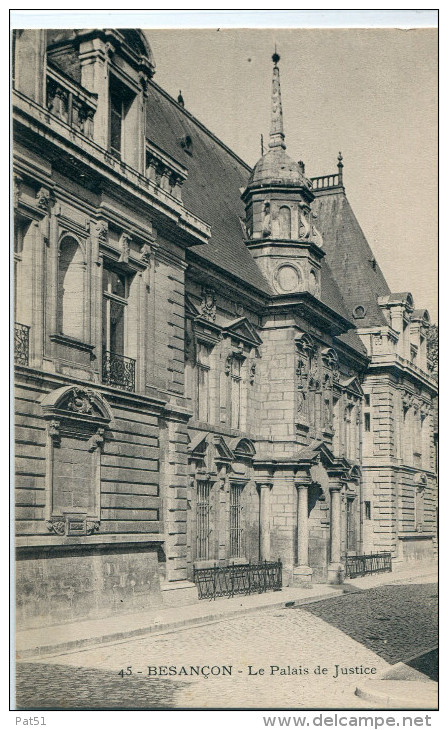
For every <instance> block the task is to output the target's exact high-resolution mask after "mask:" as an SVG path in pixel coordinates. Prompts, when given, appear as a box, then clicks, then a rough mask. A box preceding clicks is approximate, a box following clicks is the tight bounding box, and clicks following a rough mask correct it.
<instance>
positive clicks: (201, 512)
mask: <svg viewBox="0 0 448 730" xmlns="http://www.w3.org/2000/svg"><path fill="white" fill-rule="evenodd" d="M211 489H212V483H211V482H210V481H209V480H203V481H198V482H197V498H196V559H197V560H209V559H210V536H211V504H210V496H211Z"/></svg>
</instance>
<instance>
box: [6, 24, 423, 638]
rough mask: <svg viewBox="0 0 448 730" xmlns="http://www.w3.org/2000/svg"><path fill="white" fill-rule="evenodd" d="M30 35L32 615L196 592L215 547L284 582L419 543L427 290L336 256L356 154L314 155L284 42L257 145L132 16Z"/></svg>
mask: <svg viewBox="0 0 448 730" xmlns="http://www.w3.org/2000/svg"><path fill="white" fill-rule="evenodd" d="M15 54H16V55H15V76H14V93H13V105H14V125H15V126H14V134H15V150H14V151H15V153H16V154H15V157H14V173H15V175H16V177H15V180H16V182H17V185H16V188H15V196H14V205H15V250H14V260H15V267H16V306H15V314H16V321H17V324H16V332H17V335H18V336H17V342H18V343H20V353H18V355H17V360H16V396H17V404H18V406H17V420H16V437H17V446H16V455H17V476H16V482H15V487H16V494H17V513H16V516H17V538H16V539H17V549H18V560H17V571H16V573H17V595H18V598H19V608H18V621H19V622H20V623H21V625H22V626H36V625H39V624H40V623H42V622H47V623H51V622H61V621H66V620H67V621H69V620H72V619H73V618H76V617H78V616H101V615H104V614H107V613H113V612H116V611H131V610H137V609H139V608H146V607H148V606H151V605H161V604H165V605H166V604H168V605H169V604H170V603H173V604H174V603H175V604H176V605H179V604H182V603H187V602H189V601H193V600H196V595H197V592H196V587H195V586H194V584H193V582H192V579H193V568H194V566H196V567H197V566H207V565H210V564H212V563H213V564H214V563H215V562H217V563H220V564H227V563H228V562H229V561H233V562H241V563H244V562H246V561H248V560H250V561H258V560H269V559H278V558H281V560H282V563H283V572H284V576H283V577H284V583H285V584H293V583H295V582H302V581H309V580H313V581H321V582H322V581H324V582H325V581H329V580H330V581H337V580H339V579H340V577H341V575H342V574H343V571H344V557H345V555H353V554H356V553H363V552H365V551H369V552H370V551H371V550H390V551H391V552H392V554H393V557H394V559H395V560H402V559H411V558H412V557H416V558H418V557H422V556H426V557H427V556H429V553H430V552H431V553H432V551H433V543H434V538H435V516H436V501H435V500H436V489H435V474H434V453H433V447H432V428H433V424H432V420H431V419H432V415H431V398H432V397H433V396H434V394H435V387H434V382H433V381H432V380H431V378H430V377H429V374H428V372H427V369H426V362H425V356H424V348H425V344H424V343H425V331H426V328H427V325H428V318H427V314H426V313H425V312H424V311H422V310H416V309H415V308H414V306H413V302H412V297H411V298H409V297H410V295H393V294H390V293H388V291H385V293H384V296H383V295H382V296H381V297H380V300H379V301H375V302H374V303H372V302H370V301H367V300H366V299H362V300H360V301H349V299H348V298H347V297H348V293H347V292H346V291H345V290H344V282H343V281H341V280H338V273H337V271H338V269H337V267H336V266H334V267H333V269H334V270H333V273H332V271H331V269H332V266H331V260H332V256H333V252H334V241H335V240H336V239H337V236H336V234H335V230H334V227H335V226H336V223H337V220H340V218H336V217H333V218H331V216H330V217H328V216H326V209H325V205H326V201H327V199H328V198H330V197H332V198H333V201H336V202H337V203H338V204H339V199H341V201H343V202H341V203H340V205H341V206H342V205H343V206H348V203H347V202H346V197H345V192H344V188H343V180H342V167H343V166H342V156H341V155H340V156H339V158H338V173H336V174H335V175H331V176H324V177H323V178H315V179H313V180H311V179H308V178H307V177H306V176H305V166H304V164H303V163H296V162H294V161H293V160H292V159H291V158H289V157H288V155H287V154H286V143H285V135H284V131H283V110H282V103H281V92H280V71H279V60H280V59H279V56H278V54H275V56H274V58H273V60H274V69H273V82H272V100H271V111H272V122H271V134H270V141H269V147H268V149H267V151H266V153H265V154H264V155H263V156H262V158H261V159H260V160H259V162H258V163H257V165H256V166H255V167H254V169H253V170H252V171H250V170H249V169H248V168H247V166H246V165H245V164H244V163H243V162H242V161H241V160H240V159H239V158H237V157H236V155H233V153H231V152H230V151H229V150H228V148H226V147H224V145H222V144H221V142H220V141H219V140H217V139H216V138H215V137H213V135H211V134H210V133H209V132H208V131H207V130H206V129H205V128H204V127H203V125H200V124H199V123H197V122H196V120H195V119H194V117H192V115H191V114H190V113H189V112H186V111H185V109H184V107H183V104H181V103H180V102H176V101H174V100H173V99H171V98H170V97H169V96H168V95H167V94H166V93H165V92H164V91H162V90H161V89H160V88H159V87H158V86H157V85H155V84H154V83H153V82H152V81H151V78H152V75H153V73H154V63H153V59H152V54H151V50H150V48H149V46H148V44H147V41H146V38H145V36H144V35H143V34H142V33H141V32H139V31H136V30H125V29H123V30H113V29H106V30H98V31H89V32H87V31H86V32H84V31H81V30H80V31H77V32H74V31H62V30H59V31H40V30H33V31H22V32H21V33H20V34H17V38H16V41H15ZM30 58H33V64H30V63H29V59H30ZM24 59H28V60H27V61H26V62H24ZM30 74H31V76H32V77H33V78H32V79H30ZM53 92H54V93H53ZM120 100H121V102H122V101H123V100H125V101H126V104H125V107H126V109H125V110H124V106H123V104H122V103H121V102H120ZM125 111H126V113H125ZM87 120H88V123H87ZM165 121H166V124H165ZM161 128H163V129H164V130H165V135H166V136H165V137H164V139H163V140H162V139H161V138H160V129H161ZM179 129H182V130H184V132H183V133H182V134H179V132H178V131H176V132H174V131H170V130H179ZM129 140H132V144H129ZM218 157H219V159H220V160H221V163H220V168H219V170H217V169H216V168H215V167H214V165H213V162H212V161H213V160H215V159H218ZM204 178H206V179H207V180H208V188H207V191H204V185H203V182H202V180H203V179H204ZM224 188H225V190H226V195H227V197H226V200H225V205H226V206H227V207H226V208H225V215H223V202H224V201H223V189H224ZM184 191H185V193H186V192H187V191H188V196H185V199H188V201H189V206H188V207H187V206H186V205H185V204H184V202H183V193H184ZM241 191H243V192H242V194H241ZM240 196H241V199H242V202H243V205H244V208H245V217H244V219H243V220H242V218H241V210H242V209H241V199H240ZM229 201H230V202H229ZM344 211H345V213H344V215H343V216H342V219H343V220H344V224H347V225H348V224H349V222H350V220H351V218H350V216H352V215H353V214H352V213H351V211H350V210H349V209H348V208H347V209H345V208H344ZM332 226H333V228H332ZM338 240H341V239H338ZM361 244H362V245H364V244H363V243H362V242H361V243H360V245H361ZM369 257H370V258H371V257H372V255H371V252H370V253H369V255H365V256H364V254H363V258H364V259H365V261H368V259H369ZM369 267H370V268H369V272H370V273H369V272H368V275H372V276H373V274H371V272H374V269H373V268H372V266H370V264H369ZM375 272H376V274H378V267H376V269H375ZM361 273H362V272H361ZM364 273H365V272H364ZM365 275H366V276H367V273H366V274H365ZM365 291H370V289H369V287H367V286H366V287H365ZM378 291H379V289H378ZM400 296H401V298H400ZM375 307H376V309H375ZM372 311H373V312H374V313H373V314H372ZM375 317H376V318H377V319H375ZM38 576H44V580H43V581H42V582H41V584H40V588H39V593H37V592H36V591H34V586H35V584H36V582H37V581H39V580H40V579H39V578H38ZM36 596H38V597H37V598H36Z"/></svg>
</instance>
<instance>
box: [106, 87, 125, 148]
mask: <svg viewBox="0 0 448 730" xmlns="http://www.w3.org/2000/svg"><path fill="white" fill-rule="evenodd" d="M123 117H124V114H123V100H122V98H121V96H120V94H119V93H118V91H116V90H111V94H110V133H109V145H110V151H111V152H112V154H113V155H115V157H121V132H122V125H123Z"/></svg>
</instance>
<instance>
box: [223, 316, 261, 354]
mask: <svg viewBox="0 0 448 730" xmlns="http://www.w3.org/2000/svg"><path fill="white" fill-rule="evenodd" d="M223 332H224V333H225V334H227V335H229V336H230V337H232V338H235V339H238V340H241V341H242V342H244V343H245V344H248V345H250V346H251V347H259V346H260V345H261V344H262V340H261V338H260V337H259V335H258V333H257V330H256V329H255V327H254V326H253V325H252V324H251V323H250V322H249V320H248V319H247V317H239V318H238V319H234V320H233V321H232V322H230V323H229V324H227V325H226V326H225V327H223Z"/></svg>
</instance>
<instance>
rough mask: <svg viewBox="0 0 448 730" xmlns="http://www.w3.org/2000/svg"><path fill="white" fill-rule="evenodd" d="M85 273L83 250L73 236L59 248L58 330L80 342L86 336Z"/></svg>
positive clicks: (63, 240)
mask: <svg viewBox="0 0 448 730" xmlns="http://www.w3.org/2000/svg"><path fill="white" fill-rule="evenodd" d="M84 271H85V264H84V258H83V254H82V251H81V248H80V246H79V244H78V242H77V241H76V239H75V238H73V237H72V236H66V237H65V238H63V239H62V241H61V244H60V246H59V271H58V329H59V332H60V333H61V334H63V335H67V336H68V337H74V338H76V339H78V340H82V339H83V335H84Z"/></svg>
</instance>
